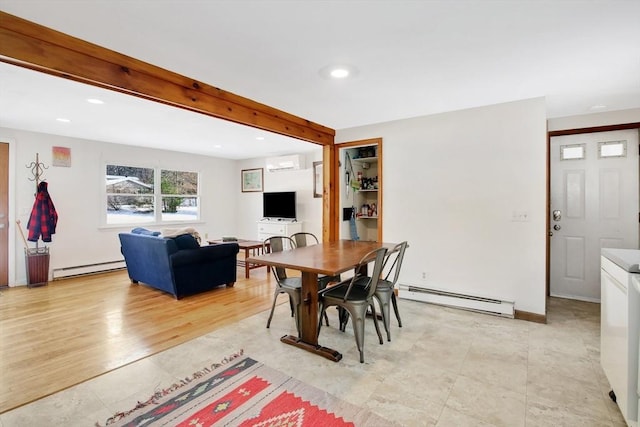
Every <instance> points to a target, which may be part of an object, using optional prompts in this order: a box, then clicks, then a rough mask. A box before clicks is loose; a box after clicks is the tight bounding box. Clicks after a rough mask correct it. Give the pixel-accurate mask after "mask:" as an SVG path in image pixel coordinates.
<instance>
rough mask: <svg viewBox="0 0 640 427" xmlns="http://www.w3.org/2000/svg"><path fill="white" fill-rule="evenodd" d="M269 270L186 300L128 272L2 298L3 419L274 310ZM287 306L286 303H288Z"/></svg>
mask: <svg viewBox="0 0 640 427" xmlns="http://www.w3.org/2000/svg"><path fill="white" fill-rule="evenodd" d="M274 283H275V282H274V281H273V279H272V278H271V276H270V275H267V274H266V269H264V268H261V269H255V270H252V271H251V278H250V279H245V278H244V269H238V281H237V282H236V284H235V286H234V287H233V288H226V287H220V288H217V289H214V290H212V291H210V292H206V293H203V294H199V295H194V296H190V297H185V298H183V299H181V300H179V301H177V300H175V299H174V298H173V297H172V296H171V295H169V294H166V293H163V292H160V291H157V290H155V289H152V288H150V287H147V286H144V285H132V284H131V283H130V281H129V277H128V275H127V272H126V270H122V271H117V272H111V273H105V274H100V275H93V276H83V277H77V278H71V279H65V280H57V281H54V282H49V285H48V286H45V287H39V288H31V289H29V288H27V287H26V286H20V287H15V288H9V289H6V288H5V289H3V290H2V291H0V413H3V412H5V411H8V410H10V409H13V408H15V407H17V406H20V405H23V404H25V403H28V402H31V401H33V400H36V399H39V398H41V397H44V396H46V395H49V394H52V393H54V392H57V391H60V390H62V389H64V388H67V387H70V386H72V385H75V384H78V383H80V382H83V381H85V380H87V379H89V378H93V377H95V376H98V375H101V374H103V373H105V372H108V371H110V370H113V369H116V368H119V367H121V366H124V365H126V364H128V363H131V362H133V361H136V360H139V359H141V358H144V357H146V356H149V355H152V354H155V353H157V352H160V351H162V350H166V349H167V348H170V347H173V346H175V345H178V344H181V343H183V342H186V341H188V340H190V339H193V338H196V337H198V336H201V335H204V334H207V333H209V332H211V331H213V330H215V329H216V328H220V327H222V326H225V325H228V324H230V323H233V322H236V321H238V320H241V319H243V318H245V317H248V316H251V315H254V314H256V313H259V312H261V311H264V310H267V309H269V308H270V306H271V301H272V296H273V286H274ZM283 301H284V300H283Z"/></svg>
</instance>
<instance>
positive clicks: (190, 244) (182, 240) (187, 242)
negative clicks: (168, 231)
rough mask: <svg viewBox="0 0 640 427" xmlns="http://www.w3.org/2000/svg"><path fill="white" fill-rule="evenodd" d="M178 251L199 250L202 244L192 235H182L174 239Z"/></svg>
mask: <svg viewBox="0 0 640 427" xmlns="http://www.w3.org/2000/svg"><path fill="white" fill-rule="evenodd" d="M173 240H174V241H175V242H176V246H177V247H178V249H198V248H199V247H200V244H199V243H198V241H197V240H196V239H195V238H194V237H193V236H192V235H191V234H182V235H180V236H177V237H174V238H173Z"/></svg>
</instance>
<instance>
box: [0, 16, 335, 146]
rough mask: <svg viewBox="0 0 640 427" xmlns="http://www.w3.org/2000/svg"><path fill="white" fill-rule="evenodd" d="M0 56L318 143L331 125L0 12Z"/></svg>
mask: <svg viewBox="0 0 640 427" xmlns="http://www.w3.org/2000/svg"><path fill="white" fill-rule="evenodd" d="M0 61H2V62H6V63H10V64H14V65H18V66H21V67H25V68H30V69H33V70H37V71H41V72H45V73H48V74H52V75H55V76H59V77H63V78H67V79H71V80H75V81H78V82H82V83H87V84H90V85H93V86H98V87H102V88H106V89H111V90H115V91H118V92H122V93H126V94H129V95H134V96H138V97H140V98H145V99H149V100H152V101H156V102H160V103H163V104H167V105H171V106H174V107H179V108H183V109H186V110H190V111H194V112H197V113H201V114H205V115H207V116H211V117H215V118H218V119H224V120H229V121H232V122H235V123H239V124H243V125H247V126H251V127H255V128H258V129H263V130H266V131H270V132H275V133H278V134H281V135H286V136H289V137H293V138H297V139H301V140H304V141H309V142H313V143H316V144H320V145H330V144H333V143H334V137H335V130H333V129H331V128H328V127H325V126H322V125H320V124H317V123H313V122H311V121H309V120H306V119H303V118H300V117H297V116H294V115H293V114H289V113H286V112H284V111H280V110H278V109H276V108H273V107H269V106H268V105H265V104H261V103H259V102H256V101H252V100H250V99H248V98H244V97H242V96H239V95H235V94H233V93H231V92H227V91H224V90H222V89H219V88H216V87H214V86H211V85H208V84H206V83H203V82H200V81H197V80H194V79H191V78H189V77H186V76H183V75H180V74H177V73H174V72H172V71H169V70H165V69H163V68H160V67H157V66H155V65H151V64H148V63H146V62H143V61H140V60H137V59H135V58H132V57H129V56H126V55H123V54H121V53H118V52H115V51H112V50H109V49H106V48H104V47H101V46H98V45H94V44H92V43H89V42H86V41H84V40H81V39H78V38H75V37H72V36H70V35H67V34H64V33H61V32H59V31H55V30H52V29H50V28H47V27H44V26H42V25H39V24H36V23H33V22H31V21H27V20H25V19H22V18H19V17H16V16H13V15H10V14H8V13H5V12H2V11H0Z"/></svg>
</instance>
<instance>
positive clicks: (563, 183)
mask: <svg viewBox="0 0 640 427" xmlns="http://www.w3.org/2000/svg"><path fill="white" fill-rule="evenodd" d="M549 148H550V153H549V158H550V193H549V194H550V201H549V226H550V228H549V236H550V237H549V268H548V271H549V292H548V293H549V295H551V296H557V297H563V298H571V299H578V300H584V301H592V302H599V301H600V249H601V248H603V247H612V248H627V249H636V248H638V239H639V229H638V210H639V205H640V202H639V198H638V197H639V196H638V194H639V189H638V179H639V167H638V130H637V129H626V130H612V131H598V132H588V133H587V132H585V133H577V132H576V133H575V134H566V135H558V136H554V135H552V134H551V133H550V145H549Z"/></svg>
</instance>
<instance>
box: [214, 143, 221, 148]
mask: <svg viewBox="0 0 640 427" xmlns="http://www.w3.org/2000/svg"><path fill="white" fill-rule="evenodd" d="M213 148H222V145H220V144H216V145H214V146H213Z"/></svg>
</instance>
